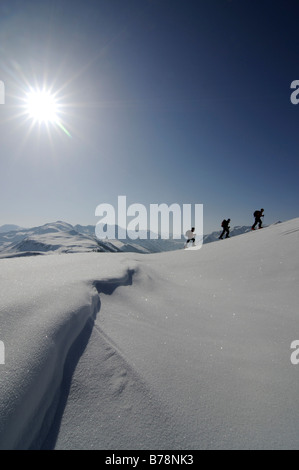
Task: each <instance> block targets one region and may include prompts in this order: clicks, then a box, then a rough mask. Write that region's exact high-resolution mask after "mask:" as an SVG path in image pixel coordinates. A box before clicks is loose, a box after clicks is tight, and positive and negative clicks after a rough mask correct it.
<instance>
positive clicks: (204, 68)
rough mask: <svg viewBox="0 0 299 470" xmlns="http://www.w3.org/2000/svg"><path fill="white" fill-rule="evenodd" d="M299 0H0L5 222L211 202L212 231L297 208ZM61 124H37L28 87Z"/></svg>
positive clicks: (207, 210) (72, 219)
mask: <svg viewBox="0 0 299 470" xmlns="http://www.w3.org/2000/svg"><path fill="white" fill-rule="evenodd" d="M298 18H299V3H298V1H295V0H294V1H292V0H281V1H280V0H231V1H229V0H85V1H76V0H43V1H40V0H26V1H23V0H1V3H0V80H2V81H3V82H4V83H5V87H6V104H5V105H1V106H0V129H1V130H0V138H1V141H0V165H1V171H0V201H1V211H0V225H2V224H6V223H15V224H18V225H22V226H27V227H29V226H33V225H40V224H43V223H46V222H50V221H55V220H64V221H66V222H69V223H72V224H76V223H80V224H95V223H96V222H97V218H96V217H95V215H94V211H95V208H96V206H97V205H98V204H101V203H110V204H114V205H116V202H117V196H118V195H126V196H127V198H128V204H131V203H134V202H136V203H142V204H144V205H146V206H149V204H151V203H162V202H164V203H167V204H170V203H173V202H176V203H179V204H183V203H192V204H195V203H198V204H200V203H201V204H204V232H205V233H208V232H210V231H212V230H215V229H220V223H221V221H222V219H223V218H228V217H229V218H230V219H231V225H233V226H234V225H243V224H246V225H249V224H251V223H252V219H253V217H252V213H253V211H254V210H255V209H259V208H261V207H263V208H264V209H265V223H272V222H275V221H277V220H286V219H289V218H292V217H297V216H299V210H298V200H299V197H298V196H299V185H298V176H299V158H298V155H299V138H298V135H299V133H298V124H299V106H294V105H292V104H291V102H290V95H291V89H290V84H291V82H292V81H293V80H298V79H299V23H298ZM43 86H46V87H51V89H52V91H53V92H58V95H57V99H59V102H60V104H62V105H64V108H63V111H64V115H63V124H64V126H65V127H66V129H67V130H68V131H69V132H70V133H71V136H72V137H71V138H70V137H68V135H67V134H66V133H65V132H63V130H61V129H60V128H59V127H58V126H57V125H52V124H49V126H48V129H47V127H46V126H45V124H44V123H43V124H41V125H40V127H39V126H38V125H35V126H32V121H30V120H29V119H28V116H27V118H26V116H25V115H22V116H18V114H20V111H22V110H23V109H22V108H21V107H20V106H21V105H23V103H24V102H23V100H24V96H25V93H26V92H27V91H28V88H29V87H31V88H34V87H43Z"/></svg>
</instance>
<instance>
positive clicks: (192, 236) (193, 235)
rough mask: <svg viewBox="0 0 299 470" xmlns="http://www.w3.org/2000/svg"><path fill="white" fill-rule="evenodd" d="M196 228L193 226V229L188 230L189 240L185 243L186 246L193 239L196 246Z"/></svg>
mask: <svg viewBox="0 0 299 470" xmlns="http://www.w3.org/2000/svg"><path fill="white" fill-rule="evenodd" d="M194 230H195V228H194V227H192V229H191V230H187V232H186V237H187V241H186V244H185V248H187V247H188V243H189V242H191V241H192V246H195V236H196V233H194Z"/></svg>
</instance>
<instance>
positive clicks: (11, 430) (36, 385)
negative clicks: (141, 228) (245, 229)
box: [0, 219, 299, 450]
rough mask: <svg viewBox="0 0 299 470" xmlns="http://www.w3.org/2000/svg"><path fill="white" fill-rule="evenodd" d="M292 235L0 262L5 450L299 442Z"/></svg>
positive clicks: (276, 229)
mask: <svg viewBox="0 0 299 470" xmlns="http://www.w3.org/2000/svg"><path fill="white" fill-rule="evenodd" d="M298 234H299V219H294V220H291V221H288V222H285V223H282V224H278V225H274V226H271V227H269V228H265V229H264V230H259V231H257V232H255V233H254V232H253V233H247V234H243V235H240V236H237V237H234V238H233V239H230V240H225V241H223V242H222V243H209V244H207V245H204V246H203V247H202V249H201V250H199V251H197V252H190V253H188V252H186V251H184V250H181V251H177V252H168V253H158V254H152V255H146V256H144V255H142V254H138V253H119V254H118V255H117V256H114V255H112V254H109V253H103V254H101V255H100V256H99V255H97V254H96V253H89V254H86V253H85V254H72V255H69V256H46V257H29V258H18V259H15V258H14V259H3V260H0V264H1V270H0V282H1V310H0V340H1V341H3V342H4V343H5V364H4V365H0V448H1V449H28V448H32V449H120V450H121V449H157V450H159V449H190V450H192V449H220V448H221V449H228V448H234V449H253V448H256V449H265V448H277V449H278V448H279V449H284V448H298V444H299V442H298V435H299V424H298V423H299V407H298V397H297V383H298V368H296V366H294V365H292V363H291V361H290V356H291V350H290V345H291V343H292V341H294V340H297V339H299V328H298V272H299V259H298Z"/></svg>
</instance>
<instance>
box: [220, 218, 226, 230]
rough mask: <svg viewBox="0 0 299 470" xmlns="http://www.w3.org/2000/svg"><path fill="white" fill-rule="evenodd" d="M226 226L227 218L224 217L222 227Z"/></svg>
mask: <svg viewBox="0 0 299 470" xmlns="http://www.w3.org/2000/svg"><path fill="white" fill-rule="evenodd" d="M225 226H226V220H225V219H224V220H223V221H222V222H221V227H222V228H223V227H225Z"/></svg>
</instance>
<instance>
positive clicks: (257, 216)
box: [251, 209, 264, 230]
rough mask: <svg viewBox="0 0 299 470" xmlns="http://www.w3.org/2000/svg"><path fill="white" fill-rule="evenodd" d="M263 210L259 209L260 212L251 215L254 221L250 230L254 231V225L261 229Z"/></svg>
mask: <svg viewBox="0 0 299 470" xmlns="http://www.w3.org/2000/svg"><path fill="white" fill-rule="evenodd" d="M263 212H264V209H261V210H260V211H259V210H257V211H255V212H254V213H253V217H254V219H255V221H254V224H253V226H252V227H251V230H255V227H256V225H258V226H259V228H262V223H263V222H262V219H261V218H262V217H264V214H263Z"/></svg>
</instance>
